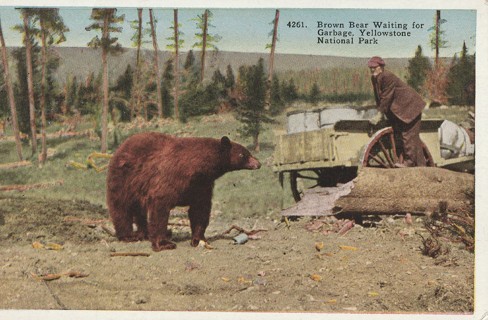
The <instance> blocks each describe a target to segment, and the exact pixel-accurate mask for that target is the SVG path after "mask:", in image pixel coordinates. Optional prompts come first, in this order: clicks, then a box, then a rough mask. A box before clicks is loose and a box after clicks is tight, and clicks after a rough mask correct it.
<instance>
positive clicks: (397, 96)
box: [368, 56, 426, 167]
mask: <svg viewBox="0 0 488 320" xmlns="http://www.w3.org/2000/svg"><path fill="white" fill-rule="evenodd" d="M368 67H369V68H370V70H371V75H372V76H371V81H372V83H373V89H374V96H375V99H376V107H377V108H378V110H379V111H380V112H382V113H383V114H384V115H386V117H387V118H388V120H389V121H390V123H391V126H392V128H393V132H394V134H395V137H396V138H397V141H400V142H401V145H400V148H399V149H400V150H403V163H397V164H395V165H396V167H415V166H425V165H426V163H425V156H424V153H423V150H422V142H421V140H420V136H419V134H420V120H421V117H422V110H423V109H424V107H425V102H424V101H423V100H422V98H421V97H420V95H419V94H418V93H417V92H416V91H415V90H414V89H412V88H411V87H409V86H408V85H407V84H405V83H404V82H403V81H402V80H400V79H399V78H398V77H397V76H395V75H394V74H393V73H391V72H389V71H387V70H385V61H383V59H381V58H380V57H377V56H375V57H372V58H371V59H369V61H368Z"/></svg>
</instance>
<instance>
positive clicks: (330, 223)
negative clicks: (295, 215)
mask: <svg viewBox="0 0 488 320" xmlns="http://www.w3.org/2000/svg"><path fill="white" fill-rule="evenodd" d="M354 226H355V223H354V221H353V220H349V219H340V220H338V219H337V218H335V217H323V218H321V219H317V220H313V221H311V222H309V223H307V224H306V225H305V229H306V230H307V231H310V232H321V233H322V234H324V235H328V234H330V233H338V234H339V235H341V236H344V235H346V234H347V233H348V232H349V231H350V230H351V229H352V228H353V227H354Z"/></svg>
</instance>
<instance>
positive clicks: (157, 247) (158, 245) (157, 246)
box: [152, 240, 176, 252]
mask: <svg viewBox="0 0 488 320" xmlns="http://www.w3.org/2000/svg"><path fill="white" fill-rule="evenodd" d="M152 249H153V251H156V252H159V251H163V250H173V249H176V243H174V242H171V241H168V240H159V241H156V242H153V243H152Z"/></svg>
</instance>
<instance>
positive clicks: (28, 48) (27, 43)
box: [23, 13, 37, 155]
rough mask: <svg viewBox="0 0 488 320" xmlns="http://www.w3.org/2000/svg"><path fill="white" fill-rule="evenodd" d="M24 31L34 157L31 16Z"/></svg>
mask: <svg viewBox="0 0 488 320" xmlns="http://www.w3.org/2000/svg"><path fill="white" fill-rule="evenodd" d="M23 18H24V31H25V57H26V64H27V90H28V98H29V118H30V119H29V120H30V127H31V142H32V155H35V154H36V152H37V132H36V131H37V128H36V107H35V101H34V80H33V70H32V44H31V41H30V33H29V16H28V15H27V13H24V17H23Z"/></svg>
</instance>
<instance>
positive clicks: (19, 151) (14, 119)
mask: <svg viewBox="0 0 488 320" xmlns="http://www.w3.org/2000/svg"><path fill="white" fill-rule="evenodd" d="M0 43H1V45H2V63H3V78H4V81H5V86H6V89H7V94H8V100H9V103H10V113H11V115H12V128H13V131H14V137H15V146H16V148H17V156H18V157H19V161H22V160H23V157H22V144H21V142H20V133H19V121H18V119H17V109H16V107H15V98H14V90H13V88H12V84H11V83H10V72H9V67H8V57H7V47H6V46H5V39H4V38H3V31H2V23H1V21H0Z"/></svg>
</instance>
